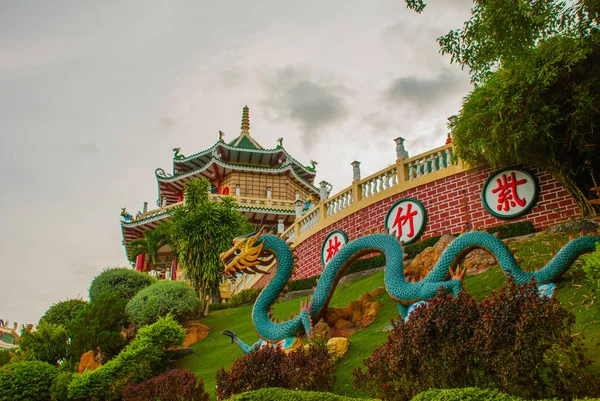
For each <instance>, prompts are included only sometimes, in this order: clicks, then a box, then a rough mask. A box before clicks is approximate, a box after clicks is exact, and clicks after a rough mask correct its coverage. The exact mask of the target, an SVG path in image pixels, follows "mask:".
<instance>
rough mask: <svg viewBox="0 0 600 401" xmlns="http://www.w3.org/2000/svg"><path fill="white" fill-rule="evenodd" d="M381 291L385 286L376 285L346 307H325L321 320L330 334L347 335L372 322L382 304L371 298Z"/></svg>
mask: <svg viewBox="0 0 600 401" xmlns="http://www.w3.org/2000/svg"><path fill="white" fill-rule="evenodd" d="M383 291H385V287H378V288H376V289H374V290H373V291H371V292H367V293H365V294H363V295H361V296H360V298H359V299H358V300H354V301H350V302H349V303H348V305H347V306H346V307H343V308H327V310H326V311H325V314H324V315H323V320H324V321H325V323H326V324H327V325H328V326H329V331H330V333H331V336H334V337H348V336H351V335H352V334H354V333H355V332H356V331H357V330H358V329H362V328H365V327H367V326H369V325H370V324H371V323H373V322H374V321H375V318H377V312H378V311H379V309H380V308H381V306H382V304H381V303H379V302H373V299H374V298H375V297H376V296H378V295H379V294H381V293H382V292H383Z"/></svg>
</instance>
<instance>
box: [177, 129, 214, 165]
mask: <svg viewBox="0 0 600 401" xmlns="http://www.w3.org/2000/svg"><path fill="white" fill-rule="evenodd" d="M219 132H220V131H219ZM180 150H181V148H173V152H174V153H173V159H175V160H183V159H185V156H184V155H182V154H181V153H179V151H180Z"/></svg>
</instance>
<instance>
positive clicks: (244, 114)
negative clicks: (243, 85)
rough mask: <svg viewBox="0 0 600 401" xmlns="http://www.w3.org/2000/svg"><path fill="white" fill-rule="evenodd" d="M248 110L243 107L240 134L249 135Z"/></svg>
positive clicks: (246, 107)
mask: <svg viewBox="0 0 600 401" xmlns="http://www.w3.org/2000/svg"><path fill="white" fill-rule="evenodd" d="M249 131H250V109H249V108H248V106H244V110H243V112H242V132H246V133H250V132H249Z"/></svg>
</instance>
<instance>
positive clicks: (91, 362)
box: [77, 351, 102, 374]
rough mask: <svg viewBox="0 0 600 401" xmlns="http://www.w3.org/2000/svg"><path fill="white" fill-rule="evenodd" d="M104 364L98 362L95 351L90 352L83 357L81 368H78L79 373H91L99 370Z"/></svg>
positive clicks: (80, 360) (80, 363) (80, 362)
mask: <svg viewBox="0 0 600 401" xmlns="http://www.w3.org/2000/svg"><path fill="white" fill-rule="evenodd" d="M100 366H102V364H101V363H100V361H97V360H96V355H95V354H94V351H88V352H86V353H85V354H83V355H81V359H79V367H78V368H77V373H80V374H81V373H83V372H91V371H92V370H96V369H98V368H99V367H100Z"/></svg>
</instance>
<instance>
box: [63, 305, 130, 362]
mask: <svg viewBox="0 0 600 401" xmlns="http://www.w3.org/2000/svg"><path fill="white" fill-rule="evenodd" d="M126 305H127V300H126V299H123V298H121V297H120V296H119V295H118V294H115V293H112V294H111V293H105V294H101V295H99V296H98V298H97V299H95V300H94V301H92V302H90V303H89V304H88V305H86V307H85V308H84V309H83V310H82V311H81V312H80V313H79V314H78V315H77V317H76V318H75V320H73V322H72V324H71V325H70V326H69V331H70V333H71V352H72V355H71V357H72V362H73V363H77V362H79V358H81V355H83V354H84V353H85V352H87V351H94V352H96V350H97V349H98V348H99V349H100V351H101V352H102V354H103V355H104V360H108V359H110V358H112V357H113V356H115V355H117V354H118V353H119V351H121V349H123V347H124V346H125V345H126V344H127V340H126V339H125V338H123V336H122V335H121V331H122V330H124V329H125V328H127V327H128V326H129V317H128V316H127V313H126V312H125V307H126Z"/></svg>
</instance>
